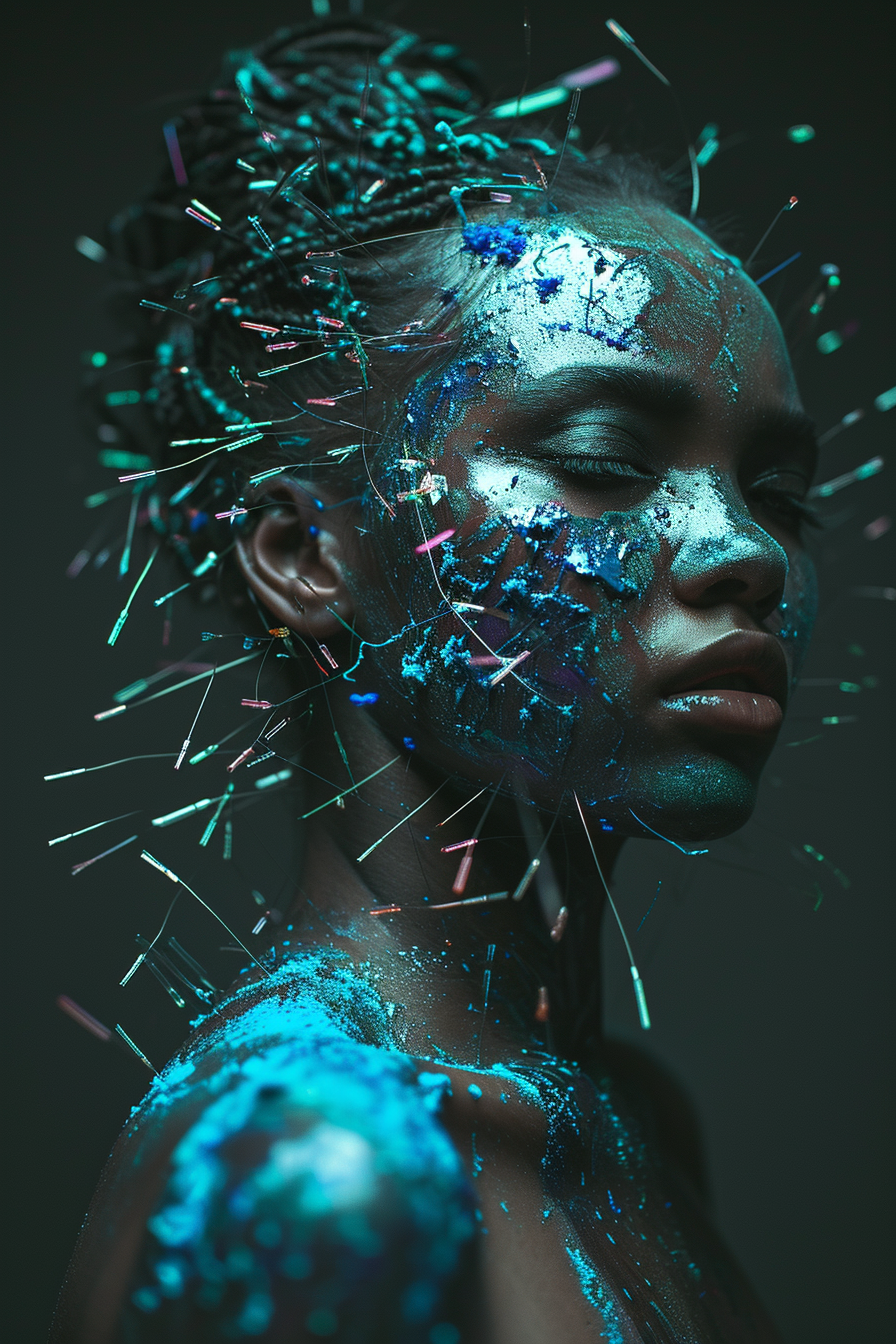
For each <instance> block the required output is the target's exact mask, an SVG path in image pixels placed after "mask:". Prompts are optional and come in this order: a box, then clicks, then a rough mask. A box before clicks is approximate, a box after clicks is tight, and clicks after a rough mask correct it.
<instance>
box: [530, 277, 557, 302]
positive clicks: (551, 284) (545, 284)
mask: <svg viewBox="0 0 896 1344" xmlns="http://www.w3.org/2000/svg"><path fill="white" fill-rule="evenodd" d="M562 284H563V276H562V275H537V276H536V277H535V288H536V289H537V290H538V297H539V298H540V299H541V301H542V303H547V301H548V299H549V298H550V297H551V295H552V294H556V293H557V290H558V289H559V288H560V286H561V285H562Z"/></svg>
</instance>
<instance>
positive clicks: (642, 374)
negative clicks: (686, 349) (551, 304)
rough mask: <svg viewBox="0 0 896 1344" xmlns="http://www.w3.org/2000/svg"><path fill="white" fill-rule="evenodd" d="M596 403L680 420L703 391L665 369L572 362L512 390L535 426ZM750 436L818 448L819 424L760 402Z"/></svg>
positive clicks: (517, 411) (521, 413) (518, 411)
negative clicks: (565, 366) (787, 440)
mask: <svg viewBox="0 0 896 1344" xmlns="http://www.w3.org/2000/svg"><path fill="white" fill-rule="evenodd" d="M598 402H611V403H615V404H616V405H620V406H625V407H632V408H634V409H636V410H639V411H646V412H647V413H648V414H652V415H658V416H662V417H666V418H669V417H674V418H678V417H680V416H683V415H685V414H686V413H687V412H693V411H695V410H696V409H697V408H698V406H699V405H700V402H701V397H700V393H699V392H698V390H697V388H696V387H695V386H694V384H693V383H691V382H689V381H688V380H687V379H682V378H674V377H671V376H670V375H669V374H666V373H664V372H663V371H662V370H661V369H643V368H642V369H622V368H618V367H615V366H612V365H593V364H592V365H586V366H584V367H583V366H582V365H573V366H572V367H569V368H563V369H557V370H554V371H552V372H551V373H548V374H545V375H544V377H542V378H538V379H535V380H534V381H533V382H530V383H527V384H526V385H525V386H523V387H520V388H518V389H517V390H516V391H515V392H514V396H513V404H512V408H511V410H510V417H511V418H512V419H514V420H515V419H517V418H519V419H525V420H526V421H527V422H528V423H529V425H530V426H531V427H533V428H536V429H540V428H544V427H545V426H546V425H549V424H550V422H551V421H555V420H557V419H558V418H560V417H561V416H565V415H566V414H568V413H569V412H574V411H579V410H584V409H587V408H588V407H589V406H593V405H595V403H598ZM752 419H753V425H752V427H751V432H750V433H749V437H751V438H753V439H756V438H768V437H773V438H778V439H790V440H793V441H796V442H798V443H801V444H804V445H805V446H807V447H811V448H814V447H815V446H816V428H815V422H814V421H813V420H812V418H811V417H810V416H808V415H807V414H806V413H805V411H798V410H795V409H791V408H790V407H786V406H768V405H766V406H760V407H758V408H757V410H756V412H755V414H754V415H753V417H752Z"/></svg>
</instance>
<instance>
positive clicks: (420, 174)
mask: <svg viewBox="0 0 896 1344" xmlns="http://www.w3.org/2000/svg"><path fill="white" fill-rule="evenodd" d="M485 101H486V93H485V90H484V89H483V87H482V85H481V83H480V81H479V78H478V75H477V74H476V71H475V69H474V67H473V66H472V65H471V64H470V63H469V61H467V60H466V59H465V58H464V57H463V56H462V55H461V53H460V52H459V51H458V50H457V48H455V47H453V46H450V45H448V44H445V43H442V42H438V41H430V40H428V39H424V38H422V37H420V36H418V35H417V34H414V33H411V32H407V31H405V30H403V29H401V28H398V27H395V26H394V25H391V24H387V23H381V22H378V21H375V20H361V19H356V18H350V19H346V20H327V21H324V22H320V23H311V24H307V25H305V26H302V27H298V28H291V29H284V30H281V31H280V32H277V33H275V34H274V35H273V36H272V37H270V38H268V39H267V40H266V41H263V42H261V43H259V44H258V45H257V46H255V47H253V48H251V49H250V50H248V51H238V52H232V53H230V55H228V56H227V58H226V59H225V61H224V65H223V69H222V73H221V76H220V77H219V79H218V80H217V81H216V82H215V83H214V85H213V86H212V88H211V90H210V91H209V93H208V94H207V95H205V96H204V97H203V98H201V99H200V100H199V101H198V102H197V103H196V104H195V105H194V106H192V107H190V108H188V109H187V110H185V111H184V112H183V113H182V114H181V115H180V116H179V117H178V118H177V119H176V120H175V123H174V126H175V129H176V133H177V138H178V143H179V150H180V153H181V155H182V158H183V163H184V165H185V168H186V174H187V177H188V181H183V180H181V181H180V182H178V181H177V180H175V179H174V177H173V176H172V174H171V172H170V171H168V172H166V173H165V174H164V175H163V177H162V179H161V181H160V183H159V184H158V185H157V187H156V189H155V191H154V192H153V193H152V194H151V195H150V197H149V198H148V199H146V200H145V201H143V202H142V203H141V204H140V205H139V206H137V207H134V208H131V209H128V210H126V211H124V212H122V214H120V215H119V216H118V217H117V218H116V219H115V220H113V221H112V223H111V225H110V227H109V232H108V245H109V250H110V253H111V255H112V258H113V262H114V264H115V266H116V269H117V271H118V274H119V276H120V280H121V283H120V292H121V296H122V300H123V302H124V303H126V304H127V305H128V309H129V324H130V326H131V327H132V328H133V327H134V325H135V324H134V319H133V311H134V303H135V300H136V299H137V298H138V297H139V299H140V300H142V301H143V302H144V304H146V303H147V301H148V306H147V307H144V309H143V311H142V312H141V314H140V317H141V319H142V321H141V325H140V327H139V330H138V331H137V332H136V338H135V340H134V341H133V342H132V344H131V345H130V346H129V347H128V348H127V349H126V350H125V351H123V352H122V357H121V360H120V363H119V364H118V365H116V364H112V365H110V366H109V369H107V370H104V373H103V378H102V381H100V379H99V378H97V379H96V380H95V388H94V393H95V400H98V401H99V402H100V404H101V406H102V413H103V418H104V420H105V422H106V424H105V426H104V428H103V433H104V437H105V440H106V441H107V442H108V441H109V440H110V439H111V438H112V437H113V436H115V435H117V436H118V439H119V442H122V443H123V444H124V446H125V447H126V448H129V449H135V448H136V449H138V451H139V459H138V457H136V456H134V455H133V453H132V454H131V455H132V456H133V457H134V461H135V462H136V461H137V460H141V461H142V459H143V458H144V457H145V456H147V455H148V456H149V457H151V458H152V459H153V460H154V461H155V463H156V464H157V467H160V468H165V469H170V468H171V467H172V466H173V465H176V464H178V463H183V465H184V468H185V471H186V473H187V474H186V476H185V475H184V473H183V472H181V471H169V472H168V474H166V475H159V476H156V477H155V479H152V478H151V477H149V476H147V477H146V479H145V480H143V481H137V482H136V485H135V487H134V488H143V487H144V486H147V485H148V487H149V489H150V507H149V518H150V522H151V525H152V526H153V527H155V528H156V529H157V530H158V531H159V532H163V533H165V534H166V535H167V536H168V537H169V539H170V540H171V542H172V544H173V545H174V549H175V550H176V551H178V553H179V554H181V555H182V556H187V555H190V554H192V555H194V556H195V555H196V554H197V553H198V554H204V553H205V552H206V551H207V550H208V549H209V548H210V547H211V548H212V549H215V550H219V549H223V544H222V543H223V537H221V533H220V529H221V528H222V527H226V526H227V525H226V524H216V523H215V520H214V517H213V515H214V513H215V512H216V511H219V512H220V511H222V510H223V509H225V508H226V507H227V506H228V505H231V504H233V503H234V502H235V501H237V500H238V499H239V498H240V496H241V494H242V493H243V492H244V491H245V489H246V483H247V480H248V479H249V478H250V477H251V476H252V475H253V474H256V475H257V474H259V473H260V472H262V471H264V470H274V469H275V468H277V467H281V466H285V465H288V464H290V463H293V462H295V461H296V460H297V450H299V449H301V452H300V453H299V456H301V457H302V458H303V459H304V460H305V461H306V462H308V461H313V462H315V463H319V464H321V465H326V467H327V469H328V471H330V472H331V473H333V475H334V477H335V478H337V479H338V480H339V482H340V488H344V490H345V491H346V493H348V494H357V493H358V492H359V491H360V490H361V489H362V488H363V485H364V479H363V476H362V474H361V473H360V471H359V468H358V467H357V466H356V461H357V454H356V453H355V452H354V450H353V448H352V447H351V445H350V443H349V442H348V440H349V439H352V440H356V439H357V438H358V437H360V435H359V432H358V431H357V430H356V429H349V430H346V428H345V427H344V426H342V425H340V424H339V423H338V421H337V422H336V423H333V421H332V419H331V420H330V421H328V420H327V419H326V418H325V417H322V416H319V415H316V414H315V413H314V412H313V411H312V409H311V408H309V407H308V406H307V401H308V398H309V397H312V398H313V397H326V396H328V395H335V393H336V392H338V391H344V390H345V387H346V383H347V382H354V383H359V382H360V383H366V382H367V380H368V379H367V365H368V363H369V361H370V360H381V359H387V358H389V356H390V354H395V353H396V352H397V353H398V354H399V355H400V356H401V357H402V358H404V359H405V360H406V361H409V367H410V368H411V370H412V371H415V370H416V369H417V368H418V367H419V366H420V360H421V359H426V358H432V357H433V356H432V355H431V354H430V355H426V353H425V351H426V349H430V350H431V349H432V347H433V346H436V345H437V344H438V339H439V337H440V336H444V335H445V334H446V331H447V329H448V328H449V327H450V325H451V321H452V312H453V310H451V307H450V303H449V304H448V306H447V307H446V305H445V303H444V302H442V301H441V300H439V299H438V295H439V294H440V292H441V286H440V282H439V277H438V276H437V275H435V274H434V273H430V274H428V275H427V274H423V275H421V276H418V277H417V279H416V280H415V281H414V282H410V281H407V280H406V279H405V277H406V276H407V270H408V267H407V258H408V256H409V255H410V252H414V255H415V257H419V247H420V246H421V245H422V244H424V243H425V241H426V239H425V237H424V236H423V235H425V231H426V230H427V229H428V228H431V227H432V228H439V227H442V228H444V227H447V221H449V220H451V219H456V218H457V215H456V213H455V209H454V207H455V205H458V204H459V193H461V192H463V193H465V199H466V200H467V201H468V202H469V201H474V200H475V199H476V196H477V192H478V194H479V195H480V196H481V195H482V194H483V192H484V198H485V200H486V201H487V200H488V198H489V193H488V187H489V185H494V181H495V178H496V176H498V175H500V174H501V173H506V174H507V175H508V176H515V177H517V178H520V177H521V178H522V179H523V180H525V178H526V176H527V175H528V176H529V177H531V175H532V172H533V165H532V151H533V148H534V149H535V150H536V151H537V152H538V154H539V155H541V156H553V155H556V154H557V153H558V150H559V144H558V142H557V140H556V139H555V138H554V137H552V136H551V135H550V133H549V132H548V131H546V130H544V129H543V128H540V127H539V128H537V131H538V133H537V135H535V134H533V131H532V129H531V128H530V127H529V126H528V124H527V123H526V122H525V119H523V120H520V121H517V122H514V123H511V129H512V132H513V135H512V138H510V139H507V138H506V136H507V123H502V122H491V123H490V122H489V121H488V118H487V116H485V115H483V109H484V106H485ZM567 159H568V161H569V170H568V172H567V171H566V170H565V171H564V179H568V181H569V183H570V191H571V193H572V196H575V193H576V192H578V193H579V195H581V194H582V193H583V192H586V193H587V194H588V195H590V196H591V197H592V198H594V197H601V196H616V197H620V196H622V197H625V196H628V197H639V198H641V199H649V200H652V201H655V202H656V201H661V202H662V203H663V204H671V203H672V200H673V197H672V194H671V192H670V190H669V188H668V187H667V186H666V185H665V184H664V183H663V181H662V180H661V178H660V176H659V175H658V174H657V172H656V171H655V170H653V169H652V168H651V167H650V166H649V165H647V164H646V163H644V162H643V161H642V160H640V159H638V158H637V157H636V156H626V155H613V154H606V155H604V156H603V157H601V158H600V160H599V161H597V162H586V160H585V156H584V155H582V154H581V153H579V152H578V151H577V150H571V151H570V150H567ZM565 162H566V161H565ZM542 197H543V193H542ZM561 205H562V199H561ZM521 208H524V207H521ZM190 211H192V212H193V214H192V216H191V214H190V213H188V212H190ZM197 215H198V216H200V218H199V219H197V218H196V216H197ZM203 222H204V223H205V225H206V227H205V228H203ZM394 234H401V235H412V237H410V238H409V239H406V240H404V241H402V240H397V241H395V242H388V241H386V240H389V239H390V236H391V235H394ZM376 240H384V241H383V242H382V243H381V245H380V246H379V247H378V250H377V257H376V258H374V257H373V255H372V254H371V253H370V252H368V250H367V246H368V245H369V244H370V243H372V242H375V241H376ZM414 249H417V251H414ZM336 251H338V252H339V255H338V256H331V257H327V256H326V255H320V254H326V253H328V252H329V253H331V254H332V253H334V252H336ZM315 254H317V255H315ZM396 267H397V269H396ZM418 269H422V271H423V272H425V271H426V267H425V265H424V266H423V267H422V268H419V267H418V266H417V265H416V264H415V266H414V271H415V272H417V271H418ZM429 269H430V272H432V271H433V270H434V268H433V267H430V268H429ZM399 278H400V279H401V283H400V284H399V283H398V279H399ZM172 292H173V294H174V298H172ZM448 298H449V299H450V296H448ZM424 310H426V311H427V312H428V313H429V315H430V317H431V318H432V319H433V320H434V321H435V322H436V326H437V327H438V328H439V330H438V331H435V332H428V333H427V324H426V322H423V325H422V327H421V328H420V331H419V332H418V333H417V335H418V336H420V337H424V338H426V337H427V335H428V336H431V337H432V339H429V340H427V339H417V338H416V337H412V336H410V335H408V336H403V337H401V338H400V339H399V338H396V340H395V341H394V343H393V345H392V348H391V350H390V349H389V347H388V344H387V342H385V341H383V340H382V338H384V337H387V336H389V335H390V333H393V334H394V333H396V332H398V331H399V329H400V328H401V327H402V326H403V325H406V323H407V315H408V313H411V315H412V316H413V317H414V318H415V319H417V320H418V321H421V320H422V319H421V313H422V312H423V311H424ZM454 316H455V317H456V313H455V314H454ZM245 324H252V325H250V326H246V325H245ZM259 328H261V329H262V330H259ZM265 328H267V329H268V330H267V331H265V330H264V329H265ZM371 338H377V339H380V340H381V345H380V346H379V347H377V346H370V347H369V353H368V348H367V347H364V344H363V343H364V341H369V340H370V339H371ZM293 342H294V343H295V344H292V343H293ZM268 346H271V347H277V348H274V349H270V350H268V349H266V347H268ZM289 346H291V348H285V347H289ZM383 347H385V349H384V348H383ZM415 350H419V351H420V353H419V354H415ZM437 355H438V351H437ZM300 360H302V361H303V362H302V363H299V361H300ZM138 361H139V368H140V369H141V370H142V371H143V373H142V384H141V386H140V387H139V388H137V389H134V388H133V382H134V372H133V366H134V364H135V362H138ZM278 366H282V367H283V370H284V371H283V372H282V373H279V374H278V373H277V372H276V370H277V368H278ZM287 366H291V367H287ZM125 367H127V368H128V369H129V370H131V371H129V372H128V373H127V374H125V373H124V372H123V371H122V372H121V373H116V369H117V368H119V369H121V370H123V369H124V368H125ZM110 374H111V377H112V381H113V382H117V381H118V380H119V379H125V380H126V381H127V383H128V384H129V387H128V389H127V390H126V391H112V392H110V391H108V388H109V386H110V381H109V377H108V375H110ZM274 408H275V409H274ZM296 408H297V409H298V413H297V414H293V412H294V411H295V410H296ZM338 418H339V419H343V418H345V417H338ZM347 418H348V419H349V420H350V421H351V422H352V423H354V420H355V419H356V417H347ZM272 420H274V421H280V422H282V424H278V425H275V426H273V427H269V428H268V429H267V430H266V431H265V432H264V436H263V437H262V435H260V434H259V436H258V438H257V440H256V441H254V442H252V443H251V444H246V445H244V446H242V447H241V448H240V451H239V453H238V454H234V456H231V455H230V453H229V451H228V443H227V442H225V440H228V439H229V440H230V441H231V442H232V441H233V434H234V433H238V432H239V428H240V426H242V425H252V424H254V423H255V422H257V421H267V422H270V421H272ZM110 422H113V423H111V424H110ZM297 428H298V432H297ZM246 437H249V435H248V434H241V435H240V438H241V439H242V438H246ZM160 438H162V440H163V442H167V441H169V440H174V442H173V443H172V444H171V446H169V447H163V448H162V449H161V450H160V449H159V439H160ZM214 439H220V440H222V444H221V447H220V450H215V448H214V445H213V443H208V447H206V446H205V443H195V442H191V443H186V444H183V443H182V442H181V441H182V440H203V441H208V440H214ZM205 453H210V454H211V455H210V456H208V457H204V454H205ZM113 456H114V460H115V461H116V462H119V463H120V462H124V461H126V460H127V457H128V454H127V452H125V453H121V452H118V453H117V456H116V455H114V454H113ZM194 458H200V459H201V460H200V461H199V462H197V463H195V465H190V464H191V460H192V459H194ZM191 479H193V480H195V484H194V485H193V487H192V488H191V489H188V488H187V486H188V485H189V482H190V480H191ZM168 483H170V485H171V490H169V489H168V488H167V486H168Z"/></svg>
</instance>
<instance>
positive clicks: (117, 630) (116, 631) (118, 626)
mask: <svg viewBox="0 0 896 1344" xmlns="http://www.w3.org/2000/svg"><path fill="white" fill-rule="evenodd" d="M160 545H161V543H160ZM158 553H159V546H157V547H156V548H155V550H154V551H153V553H152V555H151V556H150V557H149V559H148V560H147V562H146V564H145V565H144V566H143V571H142V573H141V575H140V577H139V579H138V580H137V582H136V583H135V584H134V586H133V588H132V589H131V594H130V597H129V598H128V600H127V602H125V604H124V606H123V607H122V609H121V612H120V613H119V616H118V620H117V621H116V622H115V624H114V626H113V627H112V633H111V634H110V636H109V638H108V639H107V640H106V643H107V644H114V643H115V641H116V640H117V639H118V636H119V635H120V634H121V631H122V627H123V626H124V623H125V621H126V620H127V618H128V612H129V611H130V609H131V603H132V602H133V600H134V598H135V597H136V596H137V591H138V589H139V587H140V585H141V583H142V582H143V580H144V579H145V578H146V576H147V574H148V573H149V571H150V569H151V568H152V562H153V560H155V558H156V556H157V555H158Z"/></svg>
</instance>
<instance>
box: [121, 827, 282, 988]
mask: <svg viewBox="0 0 896 1344" xmlns="http://www.w3.org/2000/svg"><path fill="white" fill-rule="evenodd" d="M140 857H141V859H143V860H144V862H146V863H148V864H149V865H150V866H151V867H152V868H155V869H157V870H158V871H159V872H160V873H163V874H164V876H165V877H167V878H168V880H169V881H170V882H176V883H177V884H178V885H179V886H181V887H183V889H184V891H187V892H189V893H190V895H191V896H192V897H193V898H194V899H195V900H197V901H198V902H199V904H200V905H201V906H202V907H203V909H204V910H207V911H208V913H209V914H210V915H211V916H212V918H213V919H216V920H217V921H218V923H219V924H220V925H221V927H222V929H224V930H225V931H226V932H227V933H229V934H230V936H231V938H232V939H233V940H234V942H236V943H238V944H239V946H240V947H241V948H242V950H243V951H244V952H245V953H246V955H247V956H248V957H251V959H252V960H253V961H254V962H255V965H256V966H257V967H258V968H259V970H261V971H264V973H265V975H266V976H267V977H268V979H270V977H271V973H270V971H269V970H268V969H267V967H266V966H263V965H262V963H261V962H260V961H259V960H258V958H257V957H256V956H255V954H254V953H253V952H250V951H249V949H248V947H246V944H245V943H244V942H242V941H241V940H240V939H239V938H237V936H236V934H235V933H234V932H233V929H231V928H230V927H229V926H228V925H227V924H225V923H224V920H223V919H222V918H221V916H220V915H219V914H216V912H215V911H214V910H213V909H212V907H211V906H210V905H209V904H208V902H207V901H204V900H203V899H202V897H201V896H200V895H198V893H197V892H195V891H194V890H193V888H192V887H191V886H188V885H187V883H186V882H185V881H184V880H183V878H182V877H178V875H177V873H174V872H172V871H171V869H170V868H168V867H166V865H165V864H164V863H161V862H160V860H159V859H156V858H154V857H153V855H152V854H150V853H149V851H148V850H146V849H144V850H141V853H140ZM160 932H161V930H160ZM156 937H158V934H157V935H156Z"/></svg>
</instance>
